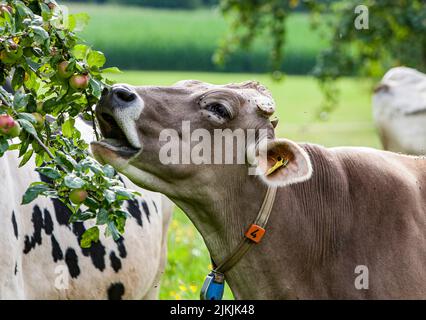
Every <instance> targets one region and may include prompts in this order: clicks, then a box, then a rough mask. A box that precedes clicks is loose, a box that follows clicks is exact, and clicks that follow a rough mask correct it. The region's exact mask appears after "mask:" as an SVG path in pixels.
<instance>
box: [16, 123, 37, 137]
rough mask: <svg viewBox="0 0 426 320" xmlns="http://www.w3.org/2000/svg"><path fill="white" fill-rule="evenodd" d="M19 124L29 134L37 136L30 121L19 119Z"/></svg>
mask: <svg viewBox="0 0 426 320" xmlns="http://www.w3.org/2000/svg"><path fill="white" fill-rule="evenodd" d="M17 121H18V122H19V124H20V125H21V126H22V128H23V129H24V130H25V131H27V132H28V133H30V134H32V135H34V136H36V135H37V132H36V130H35V128H34V126H33V124H32V123H31V122H29V121H28V120H25V119H18V120H17Z"/></svg>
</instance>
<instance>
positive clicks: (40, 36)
mask: <svg viewBox="0 0 426 320" xmlns="http://www.w3.org/2000/svg"><path fill="white" fill-rule="evenodd" d="M31 29H32V30H33V32H34V40H35V42H36V43H38V44H46V46H47V45H48V43H49V42H50V38H49V33H48V32H47V31H46V30H44V29H43V28H42V27H38V26H31Z"/></svg>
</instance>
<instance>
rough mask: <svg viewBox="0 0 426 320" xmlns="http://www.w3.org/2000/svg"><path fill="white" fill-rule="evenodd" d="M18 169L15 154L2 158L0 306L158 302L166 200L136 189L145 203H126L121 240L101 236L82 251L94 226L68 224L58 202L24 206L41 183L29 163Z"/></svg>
mask: <svg viewBox="0 0 426 320" xmlns="http://www.w3.org/2000/svg"><path fill="white" fill-rule="evenodd" d="M18 163H19V161H18V159H17V153H16V152H15V151H10V152H7V153H6V154H5V156H3V158H0V176H1V177H2V187H1V193H0V208H1V214H0V255H1V257H2V259H0V298H1V299H16V298H17V299H107V298H110V299H120V298H123V299H137V298H144V297H146V298H155V295H156V294H157V291H158V289H157V288H156V287H157V286H158V282H159V275H160V273H161V272H162V271H163V268H164V263H165V250H166V229H167V225H168V221H169V218H170V216H169V213H170V208H162V203H164V202H163V199H162V196H161V195H159V194H156V193H152V192H149V191H146V190H140V189H138V191H139V192H141V193H142V197H141V198H139V199H138V200H136V201H132V202H127V203H126V209H127V210H128V211H129V212H130V214H131V217H130V218H129V219H128V220H127V223H126V229H125V235H124V237H123V239H121V240H120V241H118V242H114V241H113V239H112V238H105V237H103V236H101V240H100V242H99V243H96V244H94V245H92V247H91V248H90V249H82V248H81V247H80V246H79V240H80V238H81V235H82V234H83V232H84V231H85V230H86V229H87V228H88V227H90V225H89V224H88V223H84V224H83V223H74V224H71V225H70V224H68V218H69V212H68V211H67V210H66V208H65V207H64V206H63V205H62V204H61V203H60V202H59V201H58V200H51V199H47V198H44V197H39V198H38V199H37V200H35V201H34V202H32V203H31V204H28V205H25V206H21V205H20V204H21V201H22V195H23V193H24V192H25V190H26V188H27V187H28V185H29V184H30V183H31V182H33V181H39V180H40V178H41V177H40V176H39V175H38V174H37V172H35V171H34V169H35V167H34V165H33V164H32V161H30V162H29V163H28V164H27V165H26V166H25V167H23V168H20V169H18V168H17V167H18ZM123 179H124V181H125V184H126V186H127V187H129V188H133V189H136V188H137V187H136V186H135V185H133V184H132V183H131V182H130V181H129V180H128V179H126V178H123ZM162 209H164V210H162Z"/></svg>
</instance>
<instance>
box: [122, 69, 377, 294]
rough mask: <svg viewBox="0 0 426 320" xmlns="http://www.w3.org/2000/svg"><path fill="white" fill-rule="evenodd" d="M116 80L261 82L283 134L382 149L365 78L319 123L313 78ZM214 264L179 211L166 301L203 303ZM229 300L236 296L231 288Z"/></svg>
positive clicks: (165, 75) (353, 82)
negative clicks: (202, 290) (202, 289)
mask: <svg viewBox="0 0 426 320" xmlns="http://www.w3.org/2000/svg"><path fill="white" fill-rule="evenodd" d="M114 79H115V80H117V81H118V82H126V83H130V84H134V85H170V84H173V83H174V82H176V81H178V80H183V79H198V80H203V81H206V82H211V83H216V84H224V83H229V82H239V81H244V80H249V79H254V80H258V81H260V82H261V83H263V84H264V85H266V86H267V87H268V88H269V89H270V90H271V92H272V94H273V96H274V98H275V100H276V104H277V115H278V117H279V118H280V123H279V126H278V129H277V135H278V136H280V137H286V138H289V139H292V140H295V141H307V142H314V143H319V144H322V145H325V146H339V145H359V146H370V147H376V148H379V147H380V143H379V140H378V137H377V135H376V133H375V130H374V127H373V124H372V119H371V108H370V96H371V95H370V90H371V89H370V87H369V86H368V85H367V84H366V83H365V82H364V81H362V80H359V79H344V80H342V81H340V82H339V88H340V89H341V97H340V101H341V103H340V105H339V107H338V109H337V110H336V111H335V112H334V113H333V114H331V116H330V118H329V121H327V122H322V121H320V120H318V117H317V116H316V115H317V114H318V108H319V106H320V102H321V93H320V91H319V89H318V86H317V84H316V82H315V80H313V79H312V78H309V77H301V76H288V77H287V78H286V79H285V81H284V82H279V83H276V82H273V81H271V79H270V77H268V76H266V75H258V74H220V73H194V72H139V71H127V72H125V73H123V74H120V75H116V76H115V77H114ZM209 264H210V260H209V255H208V252H207V249H206V248H205V246H204V243H203V241H202V239H201V236H200V235H199V234H198V232H197V231H196V230H195V228H194V227H193V226H192V225H191V223H190V221H189V220H188V218H186V216H185V215H184V214H183V213H182V212H181V211H180V210H176V212H175V214H174V218H173V222H172V225H171V227H170V231H169V259H168V265H167V269H166V273H165V275H164V278H163V281H162V288H161V295H160V297H161V298H162V299H198V297H199V290H200V287H201V285H202V283H203V280H204V277H205V275H206V273H207V272H208V271H209V268H208V265H209ZM225 298H226V299H231V298H232V294H231V293H230V291H229V289H227V291H226V294H225Z"/></svg>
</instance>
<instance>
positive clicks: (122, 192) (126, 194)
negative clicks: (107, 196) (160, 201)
mask: <svg viewBox="0 0 426 320" xmlns="http://www.w3.org/2000/svg"><path fill="white" fill-rule="evenodd" d="M111 189H112V190H113V191H114V193H115V194H116V198H117V199H118V200H130V199H133V198H134V197H135V196H134V194H133V193H132V191H130V190H127V189H125V188H122V187H112V188H111Z"/></svg>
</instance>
